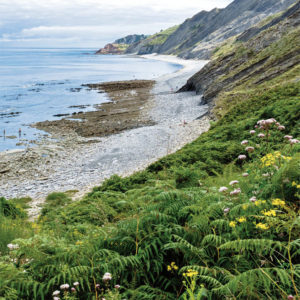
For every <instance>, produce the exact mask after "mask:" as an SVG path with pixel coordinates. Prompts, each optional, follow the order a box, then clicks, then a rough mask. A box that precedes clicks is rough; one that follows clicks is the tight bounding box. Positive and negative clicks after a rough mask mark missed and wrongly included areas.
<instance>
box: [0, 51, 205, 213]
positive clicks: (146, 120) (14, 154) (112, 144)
mask: <svg viewBox="0 0 300 300" xmlns="http://www.w3.org/2000/svg"><path fill="white" fill-rule="evenodd" d="M144 57H145V59H148V58H149V59H157V60H165V61H169V62H173V63H177V64H181V65H182V66H183V67H182V69H180V70H179V71H177V72H175V73H171V74H167V75H164V76H161V77H159V78H156V79H155V82H150V81H147V82H144V83H143V84H142V85H138V86H131V87H130V85H128V84H126V83H125V88H124V89H120V88H119V89H118V88H117V89H115V90H114V89H113V88H111V87H110V88H108V89H107V88H105V87H103V86H102V87H97V86H94V87H91V88H96V89H99V92H101V90H102V92H103V91H105V92H106V93H107V94H108V95H109V97H110V98H111V103H110V104H107V103H106V104H103V105H109V107H110V108H108V109H104V108H103V106H102V107H101V106H99V109H98V113H96V114H97V116H96V115H95V112H93V114H94V115H93V114H91V113H86V114H84V115H81V116H78V115H77V116H72V119H71V120H68V119H63V120H62V121H56V123H48V125H47V126H46V123H44V122H41V123H42V124H39V125H34V126H37V128H41V129H43V130H46V131H48V132H49V133H51V138H44V139H41V140H39V141H37V142H36V146H35V147H31V148H28V149H26V150H22V149H20V150H10V151H5V152H1V153H0V195H1V196H3V197H5V198H7V199H10V198H16V197H26V196H28V197H31V198H32V199H33V200H32V202H31V203H30V206H31V208H30V209H29V214H30V216H31V218H35V217H37V216H38V214H39V211H40V208H41V206H42V204H43V202H44V200H45V198H46V196H47V195H48V194H49V193H51V192H54V191H56V192H66V191H69V192H70V191H71V192H70V195H72V197H73V199H78V198H80V197H82V196H84V194H86V193H87V192H89V191H90V190H91V189H92V188H93V187H94V186H97V185H100V184H101V182H102V181H103V180H105V179H106V178H109V177H110V176H112V175H114V174H117V175H119V176H127V175H130V174H132V173H134V172H136V171H139V170H142V169H144V168H146V167H147V166H148V165H149V164H151V163H153V162H154V161H156V160H157V159H159V158H161V157H163V156H165V155H167V154H170V153H173V152H175V151H176V150H178V149H180V148H182V147H183V146H184V145H185V144H187V143H190V142H192V141H193V140H195V139H196V138H197V137H198V136H199V135H200V134H201V133H203V132H205V131H207V130H208V128H209V118H208V117H207V116H206V113H207V110H208V107H207V106H205V105H200V102H201V96H200V95H196V94H195V93H194V92H186V93H176V91H177V90H178V89H179V88H180V87H181V86H182V85H184V84H185V82H186V80H187V79H188V78H189V77H190V76H191V75H193V74H194V73H195V72H197V71H199V70H200V69H201V68H202V67H203V66H204V65H205V64H206V61H191V60H190V61H188V60H182V59H178V58H176V57H172V56H164V55H163V56H161V55H147V56H144ZM138 82H140V81H138V80H137V81H136V82H135V84H138ZM87 84H88V82H87ZM124 99H125V100H124ZM139 99H140V102H139ZM118 104H119V105H122V106H118ZM113 106H115V107H116V108H114V107H113ZM120 108H121V110H120ZM103 111H104V112H105V113H103ZM88 114H89V115H90V116H89V117H88ZM116 116H122V117H121V118H119V117H116ZM201 116H202V117H201ZM199 117H200V118H199ZM99 118H100V119H99ZM90 120H93V121H90ZM99 120H102V121H101V122H102V123H101V124H102V125H103V126H99V128H102V130H98V129H97V130H96V133H95V126H96V125H95V124H97V122H99ZM129 120H130V122H129ZM70 122H71V123H72V122H73V123H72V125H71V126H70V124H71V123H70ZM74 122H77V123H74ZM79 122H85V123H86V122H87V123H88V122H91V123H90V124H89V125H88V126H86V128H87V129H86V130H85V131H82V132H80V128H82V126H75V125H74V124H77V125H78V124H79ZM68 124H69V125H68ZM105 124H106V125H105ZM103 128H104V129H103ZM115 128H117V130H116V129H115ZM106 129H107V130H106Z"/></svg>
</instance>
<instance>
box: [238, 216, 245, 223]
mask: <svg viewBox="0 0 300 300" xmlns="http://www.w3.org/2000/svg"><path fill="white" fill-rule="evenodd" d="M237 220H238V221H239V222H240V223H244V222H246V221H247V220H246V218H245V217H240V218H238V219H237Z"/></svg>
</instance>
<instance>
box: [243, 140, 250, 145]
mask: <svg viewBox="0 0 300 300" xmlns="http://www.w3.org/2000/svg"><path fill="white" fill-rule="evenodd" d="M248 143H249V142H248V141H247V140H243V141H242V142H241V145H247V144H248Z"/></svg>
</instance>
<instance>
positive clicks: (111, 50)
mask: <svg viewBox="0 0 300 300" xmlns="http://www.w3.org/2000/svg"><path fill="white" fill-rule="evenodd" d="M146 38H147V36H146V35H144V34H133V35H127V36H125V37H123V38H121V39H118V40H115V41H114V42H113V43H109V44H107V45H105V46H104V48H101V49H99V50H98V51H97V52H96V53H95V54H123V53H124V52H125V51H126V49H127V48H128V47H129V45H131V44H134V43H138V42H140V41H142V40H144V39H146Z"/></svg>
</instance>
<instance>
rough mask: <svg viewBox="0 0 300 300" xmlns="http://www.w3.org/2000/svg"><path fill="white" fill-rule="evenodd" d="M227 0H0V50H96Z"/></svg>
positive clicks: (182, 18)
mask: <svg viewBox="0 0 300 300" xmlns="http://www.w3.org/2000/svg"><path fill="white" fill-rule="evenodd" d="M230 2H232V0H110V1H109V0H0V49H1V47H15V46H17V47H85V48H99V47H102V46H104V44H106V43H108V42H112V41H114V40H115V39H117V38H120V37H123V36H125V35H128V34H134V33H138V34H142V33H144V34H152V33H155V32H157V31H159V30H161V29H166V28H168V27H170V26H173V25H176V24H179V23H182V22H183V21H184V20H185V19H186V18H190V17H192V16H193V15H195V14H196V13H198V12H199V11H201V10H211V9H213V8H215V7H219V8H222V7H225V6H227V5H228V4H229V3H230Z"/></svg>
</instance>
